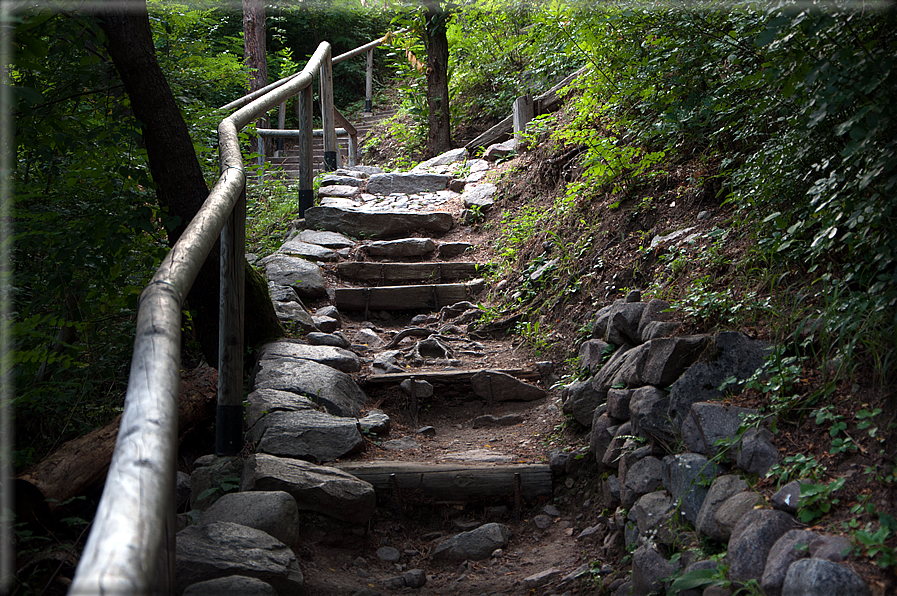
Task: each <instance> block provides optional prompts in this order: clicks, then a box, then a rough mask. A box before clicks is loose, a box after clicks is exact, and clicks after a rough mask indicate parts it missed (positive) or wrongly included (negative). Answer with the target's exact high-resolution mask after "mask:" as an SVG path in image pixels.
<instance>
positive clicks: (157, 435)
mask: <svg viewBox="0 0 897 596" xmlns="http://www.w3.org/2000/svg"><path fill="white" fill-rule="evenodd" d="M385 40H386V38H383V39H381V40H377V45H379V43H382V42H383V41H385ZM371 43H374V42H371ZM370 45H371V44H367V45H366V46H362V48H365V49H364V50H361V49H359V50H361V51H367V48H368V46H370ZM374 47H375V46H374ZM353 51H355V50H353ZM349 53H350V54H351V52H349ZM359 53H361V52H359ZM342 56H346V54H343V55H342ZM338 58H339V57H338ZM332 63H333V60H332V57H331V48H330V44H328V43H327V42H322V43H321V44H320V45H319V46H318V48H317V50H315V53H314V54H313V55H312V56H311V58H310V59H309V61H308V64H307V65H306V67H305V68H304V69H303V70H302V71H301V72H300V73H298V74H295V75H293V76H291V77H287V78H285V79H282V80H280V81H277V82H276V83H273V84H271V85H268V87H266V88H265V90H262V91H263V92H256V93H253V94H250V95H251V97H250V96H247V97H245V98H242V99H240V100H238V101H237V102H232V103H230V104H228V105H227V106H224V108H222V109H226V110H229V109H233V108H237V107H239V109H238V110H237V111H236V112H234V113H233V114H231V115H230V116H228V117H226V118H224V119H223V120H222V121H221V123H220V124H219V125H218V154H219V168H220V172H221V174H220V177H219V178H218V181H217V183H216V184H215V186H214V187H213V188H212V190H211V192H210V193H209V196H208V198H207V199H206V201H205V203H203V206H202V208H201V209H200V210H199V212H198V213H197V215H196V217H194V218H193V220H192V221H191V222H190V224H189V225H188V226H187V229H186V230H185V231H184V233H183V235H182V236H181V238H180V239H179V240H178V242H177V244H175V245H174V247H173V248H172V249H171V251H170V252H169V253H168V256H166V257H165V260H164V261H163V262H162V264H161V265H160V267H159V269H158V270H157V271H156V273H155V275H154V276H153V278H152V280H151V281H150V283H149V285H147V287H146V288H145V289H144V290H143V292H142V294H141V297H140V303H139V307H138V311H137V333H136V338H135V341H134V352H133V357H132V361H131V372H130V378H129V380H128V391H127V394H126V396H125V404H124V412H123V413H122V418H121V424H120V427H119V431H118V437H117V440H116V445H115V453H114V455H113V457H112V462H111V464H110V466H109V472H108V474H107V476H106V484H105V486H104V489H103V494H102V497H101V500H100V504H99V507H98V508H97V512H96V516H95V518H94V521H93V525H92V527H91V532H90V535H89V537H88V539H87V544H86V545H85V547H84V552H83V553H82V556H81V560H80V562H79V564H78V568H77V570H76V572H75V578H74V581H73V583H72V586H71V590H70V591H69V594H76V595H91V596H94V595H96V594H128V595H132V594H151V593H152V594H170V593H173V591H174V585H175V582H174V577H173V576H174V556H175V549H174V546H175V544H174V540H175V477H176V471H177V466H176V456H177V408H178V389H179V383H180V350H181V311H182V307H183V305H184V299H185V297H186V296H187V293H188V292H189V290H190V287H191V286H192V285H193V282H194V281H195V279H196V275H197V273H198V271H199V269H200V266H201V265H202V263H203V262H204V261H205V259H206V257H207V256H208V254H209V252H210V251H211V249H212V247H213V246H214V244H215V241H216V240H217V239H219V238H220V240H221V294H220V304H221V307H220V313H221V315H220V318H219V335H220V342H219V356H218V412H217V421H216V433H217V436H216V447H215V450H216V452H217V453H218V454H219V455H229V454H235V453H237V452H238V451H239V449H240V448H241V447H242V444H243V429H242V418H243V416H242V397H243V394H242V389H243V271H244V269H243V267H244V265H243V262H244V260H245V255H244V250H245V223H246V173H245V169H244V164H243V157H242V155H241V152H240V146H239V138H238V132H239V131H240V130H242V129H243V128H244V127H245V126H246V125H247V124H249V123H250V122H253V121H255V120H256V119H258V118H259V116H261V115H262V114H265V113H266V112H268V111H269V110H271V109H273V108H275V107H277V106H278V105H280V104H281V103H283V102H285V101H286V100H287V99H289V98H290V97H293V96H297V95H298V96H299V97H300V101H299V103H300V105H301V106H302V111H303V113H304V115H305V119H304V120H303V129H304V130H305V131H307V134H306V137H307V141H305V142H307V153H306V154H305V155H306V161H307V163H308V171H309V172H311V135H312V125H311V98H312V83H313V82H314V79H315V76H316V75H317V74H318V73H319V72H331V67H332ZM325 78H326V79H327V81H326V82H324V84H326V85H330V84H331V83H332V81H331V80H330V77H329V76H326V77H325V76H322V77H321V79H322V81H324V79H325ZM321 95H322V97H323V96H324V95H325V94H324V93H322V94H321ZM332 97H333V94H332V90H331V92H330V93H329V98H328V99H327V102H326V103H322V108H323V110H324V113H325V115H326V116H327V117H326V118H325V131H324V134H325V138H326V136H327V135H329V136H331V137H332V138H333V139H335V137H336V135H335V131H334V128H333V122H334V117H333V109H332V108H333V106H332ZM328 126H329V130H328ZM306 188H308V189H309V190H310V189H311V179H310V178H309V180H308V186H307V187H306Z"/></svg>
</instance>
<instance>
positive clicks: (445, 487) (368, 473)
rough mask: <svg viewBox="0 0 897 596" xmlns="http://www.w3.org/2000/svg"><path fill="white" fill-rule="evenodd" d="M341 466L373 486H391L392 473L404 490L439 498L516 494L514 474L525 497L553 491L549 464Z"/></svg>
mask: <svg viewBox="0 0 897 596" xmlns="http://www.w3.org/2000/svg"><path fill="white" fill-rule="evenodd" d="M336 467H338V468H339V469H340V470H342V471H344V472H348V473H349V474H352V475H353V476H355V477H356V478H359V479H361V480H364V481H365V482H369V483H370V484H371V485H372V486H373V487H374V490H376V491H378V492H382V491H385V490H390V488H391V487H390V477H392V476H393V475H394V476H395V483H396V485H397V486H398V488H399V490H402V491H405V490H407V491H420V492H421V493H423V494H426V495H427V496H431V497H435V498H436V499H438V500H446V501H462V500H467V499H472V498H477V497H505V496H513V495H514V475H515V474H520V490H521V496H522V497H523V498H524V499H535V498H537V497H540V496H549V495H551V493H552V484H551V468H549V466H548V465H547V464H498V465H466V464H429V463H421V462H365V463H358V462H347V463H341V464H338V465H337V466H336Z"/></svg>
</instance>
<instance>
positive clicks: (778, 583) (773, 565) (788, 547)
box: [760, 530, 818, 596]
mask: <svg viewBox="0 0 897 596" xmlns="http://www.w3.org/2000/svg"><path fill="white" fill-rule="evenodd" d="M817 536H818V535H817V534H816V532H810V531H809V530H790V531H788V532H786V533H785V535H784V536H782V537H781V538H779V539H778V540H777V541H776V543H775V544H774V545H773V546H772V548H771V549H770V550H769V555H768V556H767V558H766V567H765V568H764V569H763V577H762V578H761V579H760V585H761V586H762V587H763V592H764V593H765V594H766V596H782V586H783V585H784V584H785V575H786V574H787V573H788V568H789V567H791V564H792V563H794V562H795V561H799V560H800V559H806V558H807V557H808V556H809V555H810V552H809V550H810V542H812V541H813V539H814V538H816V537H817Z"/></svg>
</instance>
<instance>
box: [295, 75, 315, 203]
mask: <svg viewBox="0 0 897 596" xmlns="http://www.w3.org/2000/svg"><path fill="white" fill-rule="evenodd" d="M313 95H314V90H313V89H312V86H311V85H309V86H308V87H306V88H305V89H303V90H302V91H300V92H299V95H297V96H296V116H297V118H298V120H299V135H300V136H299V217H304V216H305V210H306V209H308V208H310V207H312V206H314V190H313V186H312V184H313V182H314V177H315V172H314V163H313V160H314V155H313V149H312V147H313V137H312V135H313V131H314V127H315V126H314V122H313V121H312V109H313V107H314V97H313Z"/></svg>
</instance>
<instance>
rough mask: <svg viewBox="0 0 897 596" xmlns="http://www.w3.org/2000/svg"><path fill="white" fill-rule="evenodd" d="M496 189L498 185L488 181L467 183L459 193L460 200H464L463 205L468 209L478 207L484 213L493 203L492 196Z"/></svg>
mask: <svg viewBox="0 0 897 596" xmlns="http://www.w3.org/2000/svg"><path fill="white" fill-rule="evenodd" d="M496 190H498V187H496V186H495V185H494V184H490V183H488V182H483V183H480V184H476V185H468V186H467V187H466V188H465V189H464V192H463V193H462V194H461V200H462V201H464V206H465V207H467V208H468V209H470V208H473V207H479V208H480V210H481V211H482V212H483V213H485V212H486V211H488V210H489V208H490V207H492V205H494V204H495V200H494V199H493V198H492V197H493V196H494V195H495V191H496Z"/></svg>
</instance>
